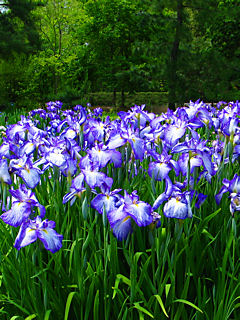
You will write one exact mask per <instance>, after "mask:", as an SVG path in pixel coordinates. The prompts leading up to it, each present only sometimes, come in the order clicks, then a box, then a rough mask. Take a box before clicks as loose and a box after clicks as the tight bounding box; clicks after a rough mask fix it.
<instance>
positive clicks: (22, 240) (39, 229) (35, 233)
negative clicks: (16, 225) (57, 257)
mask: <svg viewBox="0 0 240 320" xmlns="http://www.w3.org/2000/svg"><path fill="white" fill-rule="evenodd" d="M54 228H55V222H54V221H50V220H48V219H46V220H43V221H42V219H41V218H40V217H39V216H37V217H36V218H35V219H34V220H28V221H26V222H24V223H23V224H22V225H21V227H20V229H19V232H18V235H17V238H16V240H15V243H14V247H15V248H16V249H17V250H20V249H21V248H22V247H25V246H27V245H29V244H31V243H33V242H35V241H36V240H37V239H40V240H41V241H42V243H43V245H44V247H45V249H46V250H49V251H51V252H52V253H55V252H56V251H58V250H59V249H61V247H62V240H63V236H62V235H60V234H58V233H57V232H56V231H55V230H54Z"/></svg>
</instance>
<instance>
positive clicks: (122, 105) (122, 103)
mask: <svg viewBox="0 0 240 320" xmlns="http://www.w3.org/2000/svg"><path fill="white" fill-rule="evenodd" d="M121 107H122V108H124V107H125V94H124V90H123V89H122V91H121Z"/></svg>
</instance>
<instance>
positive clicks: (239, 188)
mask: <svg viewBox="0 0 240 320" xmlns="http://www.w3.org/2000/svg"><path fill="white" fill-rule="evenodd" d="M222 183H223V186H222V188H221V189H220V191H219V193H218V194H217V195H216V196H215V199H216V202H217V204H220V201H221V199H222V196H223V194H224V193H226V192H229V193H230V196H229V197H230V198H231V204H230V211H231V213H232V215H233V214H234V212H235V211H239V210H240V176H239V175H237V174H235V175H234V177H233V179H232V180H228V179H223V181H222Z"/></svg>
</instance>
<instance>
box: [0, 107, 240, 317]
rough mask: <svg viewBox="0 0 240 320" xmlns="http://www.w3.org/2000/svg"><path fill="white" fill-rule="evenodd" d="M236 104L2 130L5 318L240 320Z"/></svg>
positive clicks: (83, 114)
mask: <svg viewBox="0 0 240 320" xmlns="http://www.w3.org/2000/svg"><path fill="white" fill-rule="evenodd" d="M239 114H240V103H239V102H235V103H234V102H231V103H225V102H219V103H218V104H217V106H216V107H212V106H210V105H208V104H205V103H203V102H200V101H197V102H195V103H194V102H190V103H189V106H188V107H182V108H178V109H177V110H176V111H175V112H172V111H170V110H169V111H168V112H167V113H164V114H161V115H156V114H153V113H149V112H147V111H145V110H144V106H134V107H132V108H131V109H130V110H129V111H128V112H119V113H118V118H116V119H114V120H111V119H110V118H109V117H106V116H103V115H102V110H101V109H100V108H97V109H95V110H94V111H90V110H88V109H87V108H84V107H82V106H80V105H77V106H76V107H74V108H73V109H69V110H62V103H61V102H59V101H55V102H49V103H47V106H46V109H37V110H33V111H31V112H30V113H29V114H28V115H27V116H21V120H19V121H18V122H17V123H16V124H11V125H7V126H5V127H2V128H1V130H2V132H1V145H0V178H1V185H0V188H1V211H2V212H1V215H0V223H1V228H0V240H1V241H0V253H1V264H0V271H1V278H0V280H1V281H0V286H1V290H0V302H1V305H2V307H1V308H0V313H1V315H2V317H3V319H4V317H5V319H34V318H36V319H41V320H42V319H44V320H47V319H54V318H55V319H64V320H67V319H150V318H154V319H167V318H169V319H174V320H177V319H211V320H212V319H221V320H223V319H231V317H232V319H237V318H236V315H237V314H238V310H237V309H238V308H239V306H240V304H239V296H240V288H239V286H240V275H239V267H240V263H239V257H240V255H239V253H240V252H239V248H240V246H239V245H240V237H239V235H240V232H239V218H238V211H239V210H240V176H239V175H240V167H239V155H240V127H239V122H240V120H239Z"/></svg>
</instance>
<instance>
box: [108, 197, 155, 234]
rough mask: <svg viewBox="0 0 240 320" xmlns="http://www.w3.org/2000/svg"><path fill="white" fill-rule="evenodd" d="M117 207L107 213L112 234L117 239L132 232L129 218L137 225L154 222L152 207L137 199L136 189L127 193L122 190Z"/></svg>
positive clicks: (141, 225) (143, 225)
mask: <svg viewBox="0 0 240 320" xmlns="http://www.w3.org/2000/svg"><path fill="white" fill-rule="evenodd" d="M116 206H118V208H117V209H115V210H113V211H110V212H109V213H108V215H107V217H108V220H109V223H110V226H111V228H112V229H113V234H114V236H115V237H116V238H117V239H118V240H124V239H126V238H127V236H128V234H130V233H131V232H132V224H131V220H134V221H135V222H136V224H137V225H138V226H139V227H145V226H147V225H150V224H151V223H153V222H155V220H154V218H153V217H155V216H154V214H153V209H152V207H151V206H150V205H149V204H147V203H145V202H143V201H139V197H138V195H137V191H133V192H132V193H131V194H128V193H127V192H126V191H124V197H122V198H120V200H119V202H118V203H116Z"/></svg>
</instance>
